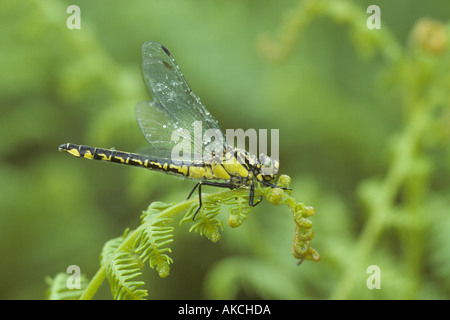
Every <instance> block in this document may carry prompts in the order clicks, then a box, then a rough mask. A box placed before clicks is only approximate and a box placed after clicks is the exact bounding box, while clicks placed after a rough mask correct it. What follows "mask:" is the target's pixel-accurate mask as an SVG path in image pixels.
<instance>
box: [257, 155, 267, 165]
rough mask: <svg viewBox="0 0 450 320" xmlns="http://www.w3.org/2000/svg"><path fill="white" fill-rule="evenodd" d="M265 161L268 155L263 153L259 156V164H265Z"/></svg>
mask: <svg viewBox="0 0 450 320" xmlns="http://www.w3.org/2000/svg"><path fill="white" fill-rule="evenodd" d="M265 161H266V155H265V154H264V153H261V154H260V155H259V163H262V164H264V163H265Z"/></svg>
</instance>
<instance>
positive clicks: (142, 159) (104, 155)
mask: <svg viewBox="0 0 450 320" xmlns="http://www.w3.org/2000/svg"><path fill="white" fill-rule="evenodd" d="M59 151H62V152H67V153H69V154H71V155H73V156H75V157H77V158H86V159H91V160H100V161H108V162H115V163H120V164H125V165H130V166H136V167H144V168H147V169H152V170H157V171H164V172H167V173H175V174H178V175H183V176H186V175H187V173H188V172H187V171H188V170H187V168H184V167H185V166H176V168H175V167H174V165H173V164H172V163H171V162H170V161H169V160H161V159H153V158H151V157H149V156H145V155H141V154H137V153H131V152H123V151H118V150H113V149H103V148H96V147H90V146H85V145H77V144H73V143H66V144H63V145H60V146H59Z"/></svg>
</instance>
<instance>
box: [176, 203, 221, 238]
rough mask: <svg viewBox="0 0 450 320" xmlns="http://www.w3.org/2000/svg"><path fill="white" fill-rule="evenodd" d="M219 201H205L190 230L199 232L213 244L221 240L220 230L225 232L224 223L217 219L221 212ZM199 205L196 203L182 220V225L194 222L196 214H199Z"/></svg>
mask: <svg viewBox="0 0 450 320" xmlns="http://www.w3.org/2000/svg"><path fill="white" fill-rule="evenodd" d="M218 203H220V202H218V201H209V200H206V199H204V200H203V204H202V207H201V209H200V211H199V212H198V214H197V217H196V219H197V220H196V221H195V222H194V224H193V225H192V226H191V228H190V229H189V232H192V231H195V232H199V233H200V235H205V237H207V238H208V239H209V240H211V241H212V242H217V241H219V240H220V233H219V228H220V230H221V231H222V230H223V222H222V221H220V220H219V219H217V218H216V216H217V215H218V214H219V212H220V206H219V205H218ZM197 208H198V204H197V203H194V204H193V205H192V206H191V207H190V208H189V210H188V212H187V213H186V214H185V216H184V217H183V219H181V221H180V224H181V223H183V222H192V219H193V217H194V214H195V212H197Z"/></svg>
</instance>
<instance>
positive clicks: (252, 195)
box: [248, 183, 263, 207]
mask: <svg viewBox="0 0 450 320" xmlns="http://www.w3.org/2000/svg"><path fill="white" fill-rule="evenodd" d="M254 198H255V184H254V183H252V185H251V187H250V197H249V198H248V205H249V206H250V207H256V206H257V205H258V204H259V203H260V202H261V201H262V199H263V197H262V196H261V197H260V198H259V201H258V202H256V203H254V202H253V200H254Z"/></svg>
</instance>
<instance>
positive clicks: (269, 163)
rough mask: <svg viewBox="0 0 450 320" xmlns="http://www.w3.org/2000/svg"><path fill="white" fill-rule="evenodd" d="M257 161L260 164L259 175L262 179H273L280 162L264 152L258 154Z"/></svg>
mask: <svg viewBox="0 0 450 320" xmlns="http://www.w3.org/2000/svg"><path fill="white" fill-rule="evenodd" d="M259 163H260V166H261V171H260V173H261V176H262V179H263V180H265V181H267V182H269V181H272V180H274V179H275V177H276V175H277V172H278V169H279V167H280V163H279V162H278V161H277V160H275V159H271V158H269V157H268V156H266V155H265V154H264V153H261V154H260V155H259Z"/></svg>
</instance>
